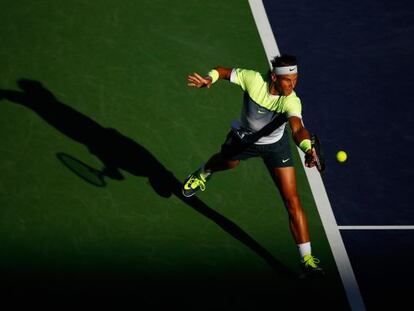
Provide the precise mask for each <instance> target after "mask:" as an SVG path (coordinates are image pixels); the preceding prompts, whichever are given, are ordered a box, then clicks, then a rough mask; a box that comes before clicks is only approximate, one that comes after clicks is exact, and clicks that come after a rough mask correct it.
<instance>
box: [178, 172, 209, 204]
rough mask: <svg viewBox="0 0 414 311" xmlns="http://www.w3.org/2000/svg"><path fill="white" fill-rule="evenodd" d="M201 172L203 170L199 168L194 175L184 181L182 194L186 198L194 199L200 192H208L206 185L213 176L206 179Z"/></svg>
mask: <svg viewBox="0 0 414 311" xmlns="http://www.w3.org/2000/svg"><path fill="white" fill-rule="evenodd" d="M201 172H202V168H199V169H198V170H197V171H195V172H194V173H192V174H190V175H188V177H187V178H186V180H185V181H184V184H183V188H182V193H183V195H184V196H185V197H187V198H189V197H192V196H193V195H194V194H196V192H197V191H198V190H201V191H204V190H206V183H207V181H208V180H209V179H210V176H211V174H210V175H208V177H206V178H204V177H203V176H201Z"/></svg>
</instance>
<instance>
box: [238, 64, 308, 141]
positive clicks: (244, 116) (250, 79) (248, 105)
mask: <svg viewBox="0 0 414 311" xmlns="http://www.w3.org/2000/svg"><path fill="white" fill-rule="evenodd" d="M230 82H232V83H235V84H237V85H239V86H240V87H241V88H242V90H243V91H244V105H243V108H242V111H241V118H240V123H239V126H240V127H242V128H244V129H246V130H247V131H250V132H257V131H259V130H260V129H261V128H263V127H264V126H266V125H267V124H269V123H270V122H272V121H273V120H275V119H276V118H277V117H278V116H281V115H283V114H284V115H285V116H286V118H289V117H292V116H295V117H299V118H302V104H301V101H300V99H299V97H297V96H296V93H295V92H292V93H291V94H289V95H288V96H280V95H272V94H270V93H269V82H268V81H267V79H266V75H262V74H260V73H259V72H257V71H253V70H246V69H240V68H235V69H233V70H232V72H231V76H230ZM233 126H234V125H233ZM285 127H286V122H285V123H283V124H282V125H281V126H280V127H278V128H277V129H276V130H274V131H273V132H272V133H271V134H269V135H267V136H264V137H262V138H260V139H259V140H258V141H257V142H256V144H259V145H263V144H272V143H275V142H277V141H278V140H279V139H281V138H282V136H283V133H284V130H285Z"/></svg>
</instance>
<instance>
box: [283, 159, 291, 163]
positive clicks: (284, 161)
mask: <svg viewBox="0 0 414 311" xmlns="http://www.w3.org/2000/svg"><path fill="white" fill-rule="evenodd" d="M289 160H290V158H287V159H286V160H282V162H283V163H286V162H287V161H289Z"/></svg>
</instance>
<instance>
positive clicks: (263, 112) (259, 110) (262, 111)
mask: <svg viewBox="0 0 414 311" xmlns="http://www.w3.org/2000/svg"><path fill="white" fill-rule="evenodd" d="M257 113H260V114H266V113H267V111H266V110H261V109H258V110H257Z"/></svg>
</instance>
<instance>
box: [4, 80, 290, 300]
mask: <svg viewBox="0 0 414 311" xmlns="http://www.w3.org/2000/svg"><path fill="white" fill-rule="evenodd" d="M17 84H18V86H19V88H20V89H21V91H16V90H1V89H0V100H1V99H7V100H9V101H11V102H14V103H16V104H21V105H23V106H25V107H27V108H29V109H31V110H33V111H34V112H35V113H36V114H38V115H39V116H40V117H41V118H42V119H43V120H45V121H46V122H47V123H49V124H50V125H52V126H53V127H54V128H56V129H57V130H58V131H60V132H61V133H63V134H65V135H66V136H67V137H69V138H71V139H73V140H75V141H77V142H79V143H81V144H83V145H85V146H86V147H87V148H88V149H89V151H90V152H91V153H92V154H94V155H95V156H96V157H98V158H99V159H100V160H101V161H102V163H103V169H102V170H95V169H93V168H90V167H88V166H87V165H85V164H83V163H82V162H81V161H79V160H76V159H75V158H73V157H71V156H69V155H66V154H57V156H58V158H59V159H60V160H61V161H62V163H63V164H65V165H66V166H67V167H68V168H69V169H71V170H72V171H74V172H75V173H77V174H78V175H81V176H80V177H82V178H84V177H85V174H90V175H91V176H92V177H90V178H92V179H93V178H95V177H96V180H95V179H94V180H95V182H96V183H98V184H96V185H98V186H102V187H104V186H105V185H106V184H105V183H104V181H103V178H104V177H109V178H111V179H114V180H120V181H121V180H122V179H124V176H123V175H122V173H121V170H123V171H126V172H129V173H130V174H133V175H135V176H140V177H145V178H148V180H149V183H150V185H151V187H152V188H153V190H154V191H155V192H156V193H157V194H158V195H160V196H161V197H164V198H168V197H170V196H176V197H177V198H179V199H180V200H181V201H182V202H183V203H185V204H186V205H187V206H189V207H191V208H192V209H194V210H196V211H197V212H198V213H200V214H202V215H203V216H205V217H206V218H208V219H210V220H211V221H213V222H214V223H215V224H217V225H218V226H219V227H220V228H222V229H223V230H224V231H225V232H227V233H228V234H229V235H231V236H232V237H234V238H235V239H237V240H239V241H240V242H241V243H243V244H244V245H246V246H247V247H248V248H250V249H251V250H252V251H253V252H255V253H256V254H257V255H258V256H260V257H261V258H262V259H263V260H265V261H266V262H267V263H268V264H269V265H270V266H271V267H272V268H273V269H274V271H275V272H276V273H277V275H278V277H279V278H278V279H276V280H275V283H276V282H277V283H279V282H280V283H281V284H282V283H284V282H290V281H292V279H294V278H295V276H294V275H293V274H292V272H290V271H289V270H288V269H287V268H286V267H285V266H284V265H283V264H282V263H281V262H279V261H278V260H277V259H276V258H274V257H273V256H272V254H270V252H269V251H267V250H266V249H265V248H263V247H262V246H261V245H260V244H259V243H257V242H256V241H255V240H254V239H253V238H252V237H250V236H249V235H248V234H247V233H246V232H245V231H243V230H242V229H241V228H240V227H239V226H237V225H236V224H235V223H234V222H232V221H231V220H229V219H227V218H226V217H224V216H223V215H221V214H220V213H218V212H216V211H215V210H213V209H211V208H210V207H208V206H207V205H206V204H205V203H203V202H202V201H201V200H200V199H198V198H197V197H193V198H191V199H187V198H185V197H184V196H183V195H182V193H181V182H180V181H179V180H178V179H177V178H176V177H175V176H174V174H173V173H172V172H171V171H169V170H168V169H167V168H166V167H165V166H164V165H163V164H162V163H160V162H159V161H158V160H157V158H155V157H154V156H153V155H152V154H151V152H150V151H148V150H147V149H145V148H144V147H142V146H141V145H140V144H139V143H137V142H135V141H133V140H132V139H130V138H128V137H126V136H124V135H122V134H121V133H120V132H118V131H117V130H116V129H112V128H105V127H103V126H101V125H100V124H98V123H97V122H95V121H94V120H92V119H91V118H89V117H87V116H85V115H84V114H82V113H80V112H78V111H76V110H75V109H73V108H71V107H70V106H68V105H66V104H64V103H62V102H59V101H58V100H57V99H56V98H55V96H54V95H53V93H52V92H50V91H49V90H48V89H46V88H45V87H43V86H42V84H41V83H39V82H37V81H32V80H25V79H22V80H19V81H18V82H17ZM76 165H78V166H79V167H80V168H81V169H85V170H86V171H87V172H86V173H82V172H81V171H80V170H81V169H80V168H76ZM82 167H83V168H82ZM84 179H85V178H84ZM87 181H88V180H87ZM89 182H90V180H89ZM289 280H290V281H289ZM263 285H264V284H254V286H257V287H261V286H263ZM275 294H276V295H277V296H278V298H279V299H280V298H281V297H280V296H281V295H279V294H282V295H283V294H284V293H273V294H272V295H275Z"/></svg>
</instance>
